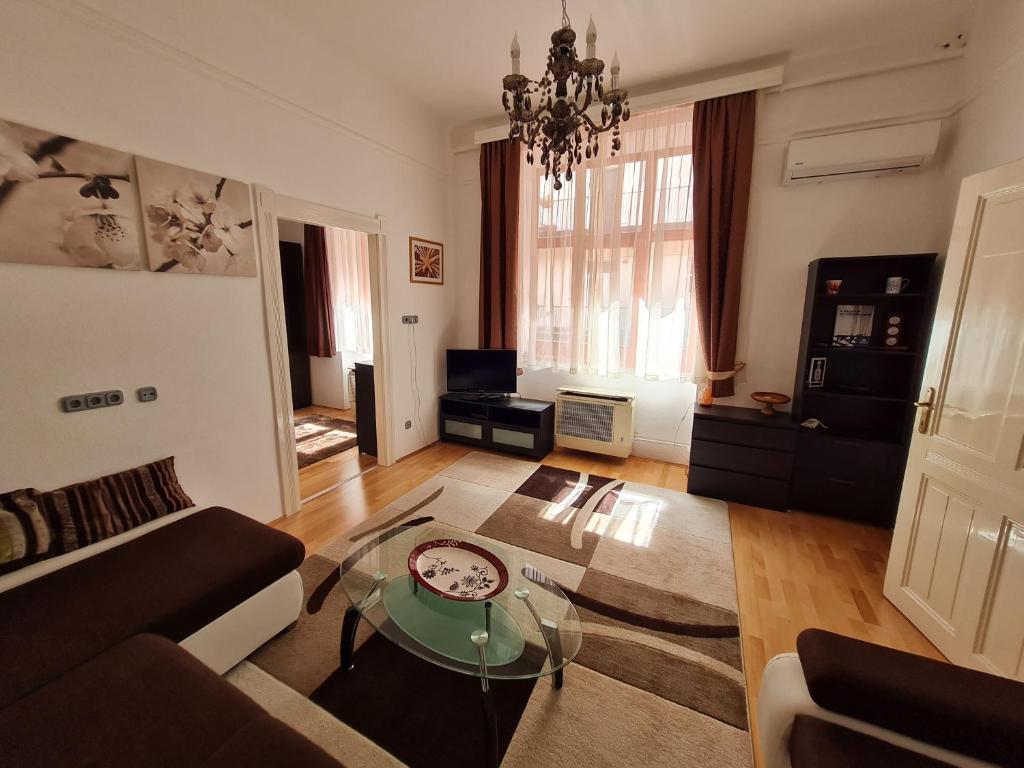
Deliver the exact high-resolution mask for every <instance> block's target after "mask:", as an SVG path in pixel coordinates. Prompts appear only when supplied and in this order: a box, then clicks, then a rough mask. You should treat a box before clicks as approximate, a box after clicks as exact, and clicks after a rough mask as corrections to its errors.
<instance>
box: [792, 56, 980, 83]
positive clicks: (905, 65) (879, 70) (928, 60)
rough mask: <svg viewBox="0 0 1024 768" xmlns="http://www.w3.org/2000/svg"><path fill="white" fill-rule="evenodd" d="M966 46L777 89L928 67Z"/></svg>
mask: <svg viewBox="0 0 1024 768" xmlns="http://www.w3.org/2000/svg"><path fill="white" fill-rule="evenodd" d="M965 50H966V49H964V48H954V49H951V50H948V51H939V52H936V53H934V54H930V55H927V56H919V57H916V58H913V59H907V60H904V61H900V62H893V63H888V64H879V65H878V66H873V67H856V68H852V69H849V70H845V71H842V72H835V73H833V74H829V75H822V76H820V77H808V78H804V79H803V80H793V81H791V82H787V83H783V84H782V85H780V86H779V87H778V88H777V89H774V90H778V91H794V90H797V89H798V88H811V87H814V86H816V85H826V84H828V83H837V82H840V81H842V80H855V79H857V78H861V77H871V76H872V75H882V74H885V73H887V72H899V71H900V70H903V69H913V68H914V67H926V66H928V65H930V64H942V63H944V62H947V61H951V60H953V59H960V58H963V57H964V55H965Z"/></svg>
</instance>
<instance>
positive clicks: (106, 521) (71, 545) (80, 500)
mask: <svg viewBox="0 0 1024 768" xmlns="http://www.w3.org/2000/svg"><path fill="white" fill-rule="evenodd" d="M37 499H38V501H39V505H40V507H41V508H42V509H43V511H44V513H45V515H46V518H47V520H48V521H49V524H50V528H51V530H52V531H53V543H52V546H51V547H50V551H49V554H50V555H60V554H64V553H65V552H71V551H73V550H76V549H79V548H80V547H85V546H88V545H89V544H93V543H95V542H97V541H102V540H103V539H107V538H110V537H111V536H116V535H117V534H119V533H124V532H125V531H127V530H129V529H131V528H134V527H135V526H137V525H142V524H143V523H146V522H149V521H150V520H155V519H156V518H158V517H162V516H163V515H167V514H170V513H171V512H177V511H178V510H182V509H186V508H187V507H191V506H192V499H190V498H189V497H188V494H186V493H185V491H184V489H183V488H182V487H181V483H179V482H178V476H177V474H176V473H175V471H174V457H173V456H168V457H167V458H165V459H160V461H154V462H152V463H150V464H144V465H142V466H141V467H135V468H134V469H129V470H126V471H124V472H118V473H116V474H113V475H105V476H104V477H101V478H98V479H96V480H87V481H86V482H84V483H74V484H73V485H68V486H65V487H63V488H58V489H57V490H55V491H46V492H44V493H40V494H38V496H37Z"/></svg>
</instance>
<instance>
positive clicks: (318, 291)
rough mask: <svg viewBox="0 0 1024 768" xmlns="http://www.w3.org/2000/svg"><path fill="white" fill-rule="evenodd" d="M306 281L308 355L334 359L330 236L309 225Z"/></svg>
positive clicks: (304, 268) (306, 245) (304, 275)
mask: <svg viewBox="0 0 1024 768" xmlns="http://www.w3.org/2000/svg"><path fill="white" fill-rule="evenodd" d="M303 239H304V241H305V245H304V247H303V252H302V264H303V277H304V278H305V283H306V337H307V344H308V346H309V354H311V355H313V356H314V357H332V356H333V355H334V353H335V352H337V351H338V350H337V347H336V346H335V342H334V307H333V306H332V305H331V274H330V271H329V270H328V266H327V236H326V233H325V232H324V228H323V227H317V226H314V225H312V224H307V225H306V228H305V234H304V237H303Z"/></svg>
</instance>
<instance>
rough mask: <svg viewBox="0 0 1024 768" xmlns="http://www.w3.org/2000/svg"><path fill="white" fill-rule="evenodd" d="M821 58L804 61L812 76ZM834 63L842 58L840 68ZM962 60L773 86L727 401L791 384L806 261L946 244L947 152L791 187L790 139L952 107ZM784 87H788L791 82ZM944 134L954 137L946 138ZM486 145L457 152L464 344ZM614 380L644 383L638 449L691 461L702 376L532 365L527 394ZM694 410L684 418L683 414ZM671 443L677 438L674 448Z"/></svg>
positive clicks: (763, 106)
mask: <svg viewBox="0 0 1024 768" xmlns="http://www.w3.org/2000/svg"><path fill="white" fill-rule="evenodd" d="M815 68H817V69H818V70H821V69H824V66H820V65H816V63H815V62H800V63H799V66H798V67H794V70H798V71H799V73H800V75H801V79H802V80H807V79H813V78H809V75H810V74H813V71H814V70H815ZM832 70H833V71H834V70H835V66H832ZM962 70H963V61H962V60H961V59H950V60H944V61H939V62H935V63H931V64H928V65H924V66H915V67H910V68H901V69H897V70H894V71H890V72H886V73H882V74H875V75H869V76H860V77H851V78H844V79H840V80H836V81H833V82H828V83H824V84H819V85H814V86H806V87H795V88H792V89H789V90H782V91H779V92H775V93H768V94H764V95H762V97H761V98H760V101H759V104H758V116H757V135H756V141H757V146H756V148H755V152H754V172H753V179H752V186H751V201H750V218H749V221H748V232H747V244H746V253H745V257H744V268H743V289H742V295H741V302H740V334H739V338H738V352H737V357H738V359H739V360H743V361H746V363H747V368H746V370H744V371H743V372H741V373H740V374H739V376H738V377H737V387H736V389H737V394H736V396H735V397H732V398H726V399H722V400H719V401H718V402H722V403H725V404H733V405H741V406H752V405H753V403H752V401H751V400H750V399H749V395H750V393H751V392H753V391H756V390H765V389H767V390H776V391H780V392H786V393H791V392H792V390H793V380H794V375H795V368H796V355H797V346H798V344H799V336H800V322H801V318H802V313H803V299H804V286H805V282H806V277H807V265H808V263H809V262H810V261H812V260H814V259H816V258H819V257H825V256H860V255H869V254H876V253H921V252H942V251H943V249H944V245H945V242H946V234H947V232H948V226H949V221H948V211H947V206H946V204H945V201H946V198H947V194H948V189H947V184H946V177H945V175H944V170H943V168H944V163H945V154H946V151H947V150H945V149H943V150H942V151H941V152H940V155H939V156H938V157H937V158H936V160H935V162H934V164H933V165H932V166H931V167H930V168H928V169H927V170H925V171H923V172H922V173H917V174H910V175H907V176H902V177H892V178H881V179H868V180H860V181H846V182H835V183H830V184H821V185H809V186H790V187H783V186H782V184H781V177H782V165H783V156H784V154H785V148H786V144H787V143H788V141H789V140H790V139H791V138H793V137H794V136H798V135H802V134H805V133H824V132H834V131H837V130H844V129H849V128H851V127H867V126H871V125H876V124H886V123H892V122H909V121H913V120H918V119H924V118H925V117H928V118H932V117H935V116H938V115H943V114H952V113H953V112H954V111H955V108H956V105H957V99H958V98H959V96H960V93H961V92H962ZM783 88H784V89H785V86H783ZM944 142H947V143H948V140H947V139H946V138H944ZM478 155H479V153H478V150H477V149H472V150H467V151H461V152H457V153H456V155H455V170H454V175H455V200H456V216H455V242H456V244H457V246H458V248H459V258H460V266H459V270H460V276H461V278H462V279H463V280H464V283H463V284H462V287H461V288H460V295H463V296H466V297H470V296H472V300H467V301H465V302H464V303H463V304H462V305H461V307H460V312H459V339H460V343H462V344H466V345H475V344H476V340H477V323H478V315H477V297H478V293H479V288H478V285H477V282H478V280H479V258H480V256H479V251H480V224H479V217H480V191H479V170H478V166H477V162H478ZM563 384H576V385H578V386H584V385H589V386H603V387H606V388H612V389H615V388H618V389H626V390H632V391H636V392H638V393H639V399H638V402H637V436H638V438H646V439H639V440H638V441H637V443H636V450H635V452H636V453H637V454H638V455H644V456H652V457H657V458H666V457H671V458H673V459H674V460H676V461H686V460H687V458H688V446H689V442H690V432H691V428H692V420H691V418H690V408H691V406H692V403H693V401H694V398H695V395H696V388H695V387H694V386H693V385H691V384H681V383H678V382H649V381H645V380H643V379H638V378H636V377H633V376H623V377H616V378H601V377H590V376H579V377H574V376H570V375H569V374H553V373H551V372H550V371H540V372H527V373H526V374H525V375H524V376H522V377H521V378H520V387H519V389H520V392H522V393H523V394H526V395H528V396H531V397H538V398H543V399H552V398H553V397H554V394H555V389H556V387H557V386H560V385H563ZM684 414H685V415H686V418H685V420H684V422H683V424H682V427H681V428H680V418H681V417H682V416H683V415H684ZM664 442H669V443H676V444H677V445H676V446H675V447H672V448H670V447H668V446H665V445H664Z"/></svg>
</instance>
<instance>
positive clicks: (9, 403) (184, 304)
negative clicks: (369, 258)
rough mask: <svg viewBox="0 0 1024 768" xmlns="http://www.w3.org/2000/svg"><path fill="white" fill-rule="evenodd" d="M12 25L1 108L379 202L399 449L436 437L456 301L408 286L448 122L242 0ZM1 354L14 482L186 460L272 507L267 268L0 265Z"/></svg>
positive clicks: (291, 191)
mask: <svg viewBox="0 0 1024 768" xmlns="http://www.w3.org/2000/svg"><path fill="white" fill-rule="evenodd" d="M115 10H116V13H115V14H114V16H116V18H114V16H110V15H108V13H109V12H113V11H115ZM0 18H2V19H3V22H2V24H0V69H2V71H3V72H4V76H3V77H2V78H0V117H2V118H7V119H11V120H14V121H17V122H22V123H26V124H29V125H33V126H37V127H40V128H44V129H47V130H53V131H56V132H61V133H65V134H68V135H71V136H74V137H77V138H80V139H84V140H89V141H95V142H97V143H102V144H106V145H108V146H111V147H115V148H118V149H123V150H126V151H130V152H134V153H138V154H142V155H147V156H150V157H155V158H159V159H162V160H165V161H168V162H172V163H178V164H181V165H185V166H188V167H192V168H197V169H200V170H204V171H209V172H212V173H221V174H225V175H227V176H230V177H232V178H237V179H242V180H245V181H252V182H259V183H263V184H266V185H267V186H269V187H271V188H272V189H274V190H276V191H278V192H281V193H283V194H287V195H290V196H293V197H298V198H302V199H307V200H312V201H316V202H319V203H324V204H327V205H332V206H335V207H338V208H342V209H346V210H350V211H355V212H359V213H367V214H374V213H380V214H383V215H384V216H385V217H386V237H387V247H388V260H387V269H388V276H389V281H390V284H391V294H390V297H391V311H392V314H393V316H392V317H389V318H387V319H386V322H388V323H389V324H390V327H391V333H392V338H393V343H394V352H393V359H392V361H391V364H392V374H393V376H394V388H395V396H394V403H392V404H391V407H392V408H393V411H394V417H395V418H394V423H395V424H396V425H398V426H397V434H395V435H394V438H395V443H396V449H397V453H398V455H399V456H401V455H404V454H406V453H409V452H410V451H412V450H415V449H417V448H419V447H420V446H421V445H423V444H424V443H425V442H427V441H429V440H431V439H434V438H435V437H436V399H435V398H434V394H435V393H436V392H437V391H439V389H440V387H441V386H443V385H442V384H441V383H440V381H441V373H442V371H441V367H442V366H443V349H444V348H445V347H447V346H450V345H451V340H453V339H454V337H455V326H456V322H455V314H456V312H455V306H456V303H457V301H456V296H457V294H456V288H455V286H454V284H452V283H449V284H448V285H446V286H444V287H435V286H417V285H412V284H410V283H409V282H408V266H407V258H408V256H407V242H408V237H409V235H417V236H421V237H426V238H429V239H433V240H441V241H446V240H447V239H448V235H449V232H450V229H451V228H450V190H451V180H450V175H449V157H448V153H447V150H446V149H445V139H444V132H443V130H442V126H440V125H439V124H438V123H437V122H436V121H434V120H433V119H431V117H430V116H429V115H428V113H427V112H426V111H425V110H423V109H422V108H421V107H420V106H419V105H417V104H416V103H415V102H413V101H410V100H409V99H406V98H403V97H402V96H401V95H400V94H396V93H394V91H393V90H392V89H389V88H386V87H383V86H381V85H380V84H376V83H374V81H373V79H372V78H371V77H370V76H369V75H366V74H364V73H362V72H360V71H359V70H358V68H356V67H352V66H346V65H344V64H343V63H342V62H340V61H339V60H338V59H337V58H336V57H335V56H333V55H332V54H329V53H328V52H327V51H320V50H316V49H314V48H311V47H310V46H309V45H308V42H307V41H305V40H304V39H303V38H302V36H301V34H300V33H299V32H298V31H297V30H293V29H291V28H290V27H289V26H288V25H287V24H286V23H282V22H281V20H280V19H277V18H269V17H266V16H264V15H260V14H257V13H252V12H250V9H249V7H248V6H247V5H246V4H245V3H244V2H242V0H224V1H223V2H219V3H217V4H209V3H205V2H200V1H199V0H187V2H184V3H171V4H165V5H163V6H161V5H158V4H152V3H145V4H142V3H133V2H127V0H125V1H124V2H122V1H121V0H116V1H115V0H105V2H102V3H99V2H97V3H95V8H94V9H89V8H87V7H86V6H85V4H84V3H83V2H81V0H66V2H62V3H55V2H52V3H51V2H49V0H42V1H41V2H28V0H0ZM200 18H201V19H203V20H204V23H202V24H198V23H196V21H195V20H196V19H200ZM268 51H272V52H274V53H275V54H276V55H273V56H272V55H267V52H268ZM299 53H301V55H297V54H299ZM292 54H296V55H292ZM282 55H283V56H285V57H287V60H288V64H289V66H288V67H280V66H279V65H278V62H279V61H280V58H279V57H280V56H282ZM278 94H283V96H282V95H278ZM449 268H450V265H449ZM403 313H416V314H418V315H419V316H420V325H419V326H418V329H417V335H418V338H417V340H418V356H417V358H416V361H415V368H417V369H418V371H419V376H418V378H419V388H420V391H421V392H422V403H423V407H422V413H421V414H420V419H421V421H422V424H423V429H422V430H418V429H415V428H414V429H411V430H409V431H405V430H403V429H402V427H401V425H402V422H403V421H404V420H405V419H410V418H413V416H414V414H413V406H412V402H413V396H412V391H413V387H412V380H413V375H412V372H413V370H414V363H413V360H412V358H411V356H410V352H409V350H408V347H407V342H408V339H407V336H408V334H409V331H408V329H407V328H403V326H401V324H400V320H399V317H400V315H401V314H403ZM0 350H2V355H3V364H2V369H0V424H2V425H3V436H4V439H3V440H2V441H0V488H2V489H4V490H6V489H9V488H15V487H21V486H37V487H40V488H52V487H55V486H58V485H61V484H64V483H68V482H72V481H77V480H83V479H87V478H90V477H94V476H97V475H99V474H103V473H106V472H109V471H113V470H119V469H124V468H126V467H130V466H134V465H137V464H140V463H143V462H146V461H150V460H153V459H156V458H159V457H161V456H165V455H168V454H174V455H176V456H177V457H178V467H179V474H180V476H181V479H182V481H183V484H184V486H185V488H186V490H187V491H188V492H189V493H190V494H193V495H194V496H195V498H196V499H197V501H201V502H203V503H220V504H224V505H226V506H230V507H233V508H235V509H238V510H239V511H241V512H244V513H246V514H249V515H252V516H253V517H256V518H258V519H260V520H270V519H273V518H275V517H277V516H278V515H279V514H280V504H279V498H280V494H279V481H278V478H277V472H276V463H275V458H274V433H273V425H272V412H271V394H270V383H269V382H270V376H269V364H268V359H267V349H266V341H265V334H264V327H263V316H262V303H261V295H260V287H259V282H258V281H257V280H255V279H245V278H215V277H198V276H190V275H160V274H150V273H135V274H121V273H115V274H111V273H109V272H106V271H99V270H96V271H93V270H87V269H71V268H64V269H61V268H48V267H30V266H19V265H8V264H0ZM143 385H155V386H157V387H158V388H159V390H160V399H159V400H158V401H157V402H156V403H153V404H149V405H143V404H139V403H137V402H134V400H133V398H129V401H128V402H127V403H126V404H125V405H123V406H121V407H118V408H107V409H102V410H97V411H94V412H89V413H78V414H62V413H60V411H59V409H58V407H57V400H58V398H59V397H60V396H61V395H64V394H69V393H79V392H87V391H92V390H96V389H107V388H122V389H124V390H125V391H126V392H129V393H130V392H132V391H133V390H134V389H135V388H136V387H139V386H143Z"/></svg>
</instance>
